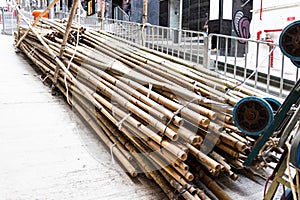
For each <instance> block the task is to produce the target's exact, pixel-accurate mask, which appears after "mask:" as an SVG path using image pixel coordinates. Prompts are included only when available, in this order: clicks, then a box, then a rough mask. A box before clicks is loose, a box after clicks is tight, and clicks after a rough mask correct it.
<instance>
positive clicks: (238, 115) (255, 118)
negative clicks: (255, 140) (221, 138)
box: [232, 97, 274, 136]
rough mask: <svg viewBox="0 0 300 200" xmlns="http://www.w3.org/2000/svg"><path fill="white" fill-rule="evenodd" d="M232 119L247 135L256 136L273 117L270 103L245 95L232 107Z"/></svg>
mask: <svg viewBox="0 0 300 200" xmlns="http://www.w3.org/2000/svg"><path fill="white" fill-rule="evenodd" d="M232 115H233V121H234V124H235V126H237V127H238V129H239V130H240V131H242V132H243V133H245V134H246V135H249V136H258V135H260V134H261V133H263V132H264V131H265V129H266V128H267V127H268V126H269V125H270V124H271V122H272V121H273V119H274V115H273V109H272V107H271V106H270V104H269V103H268V102H267V101H266V100H264V99H262V98H258V97H245V98H243V99H241V100H240V101H239V102H238V103H237V104H236V105H235V106H234V109H233V113H232Z"/></svg>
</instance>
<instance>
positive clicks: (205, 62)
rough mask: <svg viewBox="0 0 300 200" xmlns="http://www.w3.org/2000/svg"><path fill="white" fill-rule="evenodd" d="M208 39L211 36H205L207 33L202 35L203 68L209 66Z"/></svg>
mask: <svg viewBox="0 0 300 200" xmlns="http://www.w3.org/2000/svg"><path fill="white" fill-rule="evenodd" d="M210 40H211V37H210V36H207V35H204V38H203V42H204V45H203V67H204V68H209V66H210V53H211V52H210V43H211V42H210Z"/></svg>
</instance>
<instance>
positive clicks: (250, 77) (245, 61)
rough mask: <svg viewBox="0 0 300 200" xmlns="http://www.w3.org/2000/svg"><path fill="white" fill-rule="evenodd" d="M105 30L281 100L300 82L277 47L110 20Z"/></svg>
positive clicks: (195, 32)
mask: <svg viewBox="0 0 300 200" xmlns="http://www.w3.org/2000/svg"><path fill="white" fill-rule="evenodd" d="M104 28H105V30H106V31H107V32H110V33H112V34H114V35H116V36H118V37H121V38H123V39H126V40H129V41H131V42H134V43H138V44H141V45H144V46H146V47H148V48H150V49H154V50H157V51H160V52H164V53H167V54H170V55H172V56H175V57H179V58H182V59H184V60H187V61H191V62H193V64H197V65H202V66H204V67H206V68H209V69H211V70H214V71H216V72H218V73H220V74H223V75H224V76H226V77H231V78H234V79H237V80H239V81H243V82H245V83H246V84H248V85H251V86H253V87H255V88H258V89H260V90H263V91H265V92H267V93H270V94H274V95H276V96H279V97H284V96H286V95H287V94H288V92H289V91H290V89H291V88H292V87H293V85H294V84H295V82H296V81H297V80H298V79H299V68H297V67H295V66H294V65H293V64H292V62H291V61H290V59H288V58H287V57H285V56H284V55H283V54H282V52H281V50H280V48H279V45H278V44H276V43H270V42H265V41H258V40H252V39H244V38H239V37H233V36H226V35H221V34H209V35H208V36H207V35H206V33H204V32H197V31H189V30H180V29H174V28H168V27H161V26H155V25H150V24H139V23H133V22H127V21H120V20H113V19H107V20H106V21H105V26H104Z"/></svg>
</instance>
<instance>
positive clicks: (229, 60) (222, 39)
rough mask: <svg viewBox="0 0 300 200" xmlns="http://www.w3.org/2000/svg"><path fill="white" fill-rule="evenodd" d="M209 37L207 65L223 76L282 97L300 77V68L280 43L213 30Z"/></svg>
mask: <svg viewBox="0 0 300 200" xmlns="http://www.w3.org/2000/svg"><path fill="white" fill-rule="evenodd" d="M208 41H209V42H208V47H209V48H208V49H209V51H210V52H209V55H210V59H209V60H208V62H211V63H212V64H211V63H207V64H206V66H208V65H210V68H212V69H213V70H214V71H216V72H218V73H221V74H223V75H224V76H227V77H231V78H234V79H237V80H240V81H243V82H245V83H247V84H248V85H251V86H253V87H255V88H259V89H260V90H263V91H265V92H267V93H271V94H275V95H277V96H279V97H284V96H286V95H287V94H288V92H289V91H290V89H291V88H292V87H293V85H294V84H295V83H296V81H297V80H298V79H299V68H297V67H296V66H294V64H292V62H291V61H290V59H288V58H287V57H285V56H284V55H283V53H282V52H281V50H280V47H279V45H278V44H277V43H270V42H265V41H258V40H253V39H243V38H238V37H232V36H226V35H220V34H210V35H209V36H208ZM212 41H215V46H214V47H213V42H212ZM241 52H242V55H239V54H241Z"/></svg>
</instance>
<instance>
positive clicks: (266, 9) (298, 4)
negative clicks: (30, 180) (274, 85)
mask: <svg viewBox="0 0 300 200" xmlns="http://www.w3.org/2000/svg"><path fill="white" fill-rule="evenodd" d="M260 2H261V0H254V1H253V12H252V21H251V25H250V33H251V39H255V40H256V38H257V32H258V31H262V35H261V39H264V38H265V37H266V34H265V33H264V30H271V29H284V28H285V27H286V26H287V25H289V24H290V23H292V22H294V21H297V20H300V0H263V5H262V8H263V9H262V20H260ZM289 17H295V19H294V20H290V21H289V20H288V18H289ZM280 34H281V32H270V33H269V36H270V37H271V38H272V39H273V40H274V42H275V43H277V44H278V43H279V37H280ZM268 51H269V47H267V46H263V45H262V46H261V47H260V49H259V52H260V53H259V63H261V67H263V68H267V65H268V59H266V57H267V56H268ZM253 52H256V45H255V44H252V45H250V46H249V54H248V55H249V56H250V59H249V62H254V60H255V59H254V58H255V56H256V55H255V53H253ZM251 60H252V61H251ZM263 60H264V62H263ZM281 63H282V53H281V51H280V49H279V48H276V49H275V51H274V68H275V70H280V69H281ZM253 64H254V63H251V65H253ZM285 67H286V68H285V71H290V72H291V74H294V73H295V69H296V67H295V66H294V65H293V64H292V63H291V62H290V59H288V58H287V57H285Z"/></svg>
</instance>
